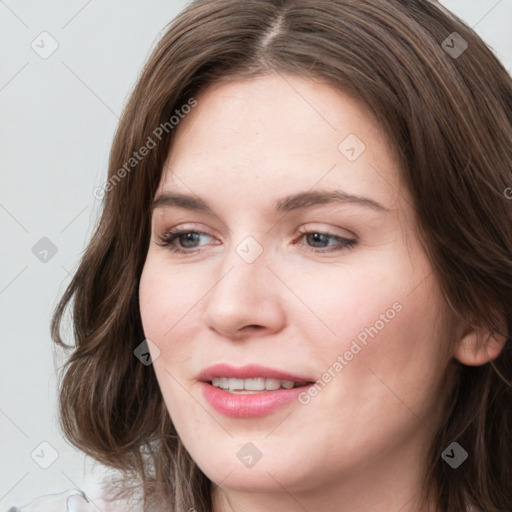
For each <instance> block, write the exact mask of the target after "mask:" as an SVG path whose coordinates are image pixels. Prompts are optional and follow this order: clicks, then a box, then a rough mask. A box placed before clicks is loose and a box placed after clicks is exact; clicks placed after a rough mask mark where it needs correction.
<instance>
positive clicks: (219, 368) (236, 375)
mask: <svg viewBox="0 0 512 512" xmlns="http://www.w3.org/2000/svg"><path fill="white" fill-rule="evenodd" d="M214 377H226V378H233V379H251V378H257V377H264V378H267V379H279V380H291V381H293V382H296V383H307V382H313V381H314V380H313V379H310V378H309V377H305V376H300V375H294V374H292V373H289V372H284V371H281V370H276V369H274V368H268V367H266V366H260V365H257V364H249V365H246V366H241V367H239V368H236V367H234V366H230V365H228V364H214V365H213V366H208V367H207V368H204V369H203V370H201V372H200V373H199V375H198V376H197V380H199V381H201V382H210V381H211V380H212V379H213V378H214Z"/></svg>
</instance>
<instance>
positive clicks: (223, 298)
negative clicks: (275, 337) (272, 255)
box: [202, 249, 286, 339]
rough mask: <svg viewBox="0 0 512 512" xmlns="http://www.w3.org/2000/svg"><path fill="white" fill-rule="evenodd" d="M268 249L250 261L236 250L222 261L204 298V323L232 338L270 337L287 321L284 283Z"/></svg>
mask: <svg viewBox="0 0 512 512" xmlns="http://www.w3.org/2000/svg"><path fill="white" fill-rule="evenodd" d="M268 263H269V261H268V258H267V257H266V253H265V251H263V253H262V254H261V255H260V256H259V257H258V258H257V259H256V260H255V261H253V262H251V263H248V262H247V261H245V260H244V259H243V258H242V257H240V256H239V254H238V253H237V252H236V251H235V249H231V250H230V252H229V255H228V256H226V258H225V259H224V260H223V263H222V265H221V266H220V267H221V268H220V270H219V274H218V275H215V278H214V279H215V281H214V283H213V284H212V286H213V288H212V289H211V291H210V293H208V294H207V295H206V297H205V299H204V300H205V301H206V303H205V304H206V306H205V310H204V313H203V316H202V320H203V322H204V323H205V325H206V326H207V327H208V328H209V329H211V330H213V331H215V332H216V333H217V334H219V335H221V336H223V337H225V338H229V339H241V338H245V337H248V336H250V337H254V336H268V335H269V334H273V333H276V332H278V331H279V330H280V329H282V328H283V327H284V325H285V322H286V317H285V312H284V304H285V297H284V296H282V294H283V293H284V290H283V288H285V287H284V285H283V283H282V282H280V281H279V279H277V278H276V276H275V269H274V268H273V269H272V271H270V270H269V266H268Z"/></svg>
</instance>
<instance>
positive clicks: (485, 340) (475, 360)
mask: <svg viewBox="0 0 512 512" xmlns="http://www.w3.org/2000/svg"><path fill="white" fill-rule="evenodd" d="M501 332H503V331H501ZM506 341H507V336H506V335H505V334H500V333H499V332H496V331H494V332H491V331H489V329H487V328H484V327H478V328H476V327H468V328H467V330H466V332H465V333H464V334H463V335H462V336H461V337H460V339H459V340H458V341H457V345H456V347H455V352H454V357H455V359H457V360H458V361H459V362H461V363H462V364H465V365H467V366H480V365H483V364H485V363H488V362H489V361H492V360H494V359H496V358H497V357H498V356H499V355H500V353H501V351H502V350H503V347H504V346H505V343H506Z"/></svg>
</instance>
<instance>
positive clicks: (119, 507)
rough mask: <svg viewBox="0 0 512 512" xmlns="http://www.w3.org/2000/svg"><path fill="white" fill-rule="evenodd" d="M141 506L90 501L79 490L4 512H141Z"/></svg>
mask: <svg viewBox="0 0 512 512" xmlns="http://www.w3.org/2000/svg"><path fill="white" fill-rule="evenodd" d="M140 507H141V505H139V506H138V507H134V506H133V505H130V504H129V503H127V502H122V503H121V502H119V501H116V502H111V501H107V500H104V499H100V498H96V499H94V500H92V499H91V498H89V497H88V496H86V495H85V493H84V492H83V491H80V490H79V489H70V490H67V491H64V492H61V493H57V494H45V495H44V496H39V497H38V498H36V499H35V500H32V501H31V502H30V503H27V504H25V505H17V506H13V507H11V508H10V509H8V510H6V511H5V512H98V510H101V511H102V512H143V511H142V508H140Z"/></svg>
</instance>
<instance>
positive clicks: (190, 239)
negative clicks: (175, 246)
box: [180, 233, 199, 247]
mask: <svg viewBox="0 0 512 512" xmlns="http://www.w3.org/2000/svg"><path fill="white" fill-rule="evenodd" d="M197 236H199V235H198V233H185V234H184V235H181V237H180V238H181V240H180V243H181V242H183V239H185V244H183V243H182V245H183V246H184V247H191V246H190V245H187V243H188V242H192V244H193V243H194V241H196V240H194V238H195V237H197Z"/></svg>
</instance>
